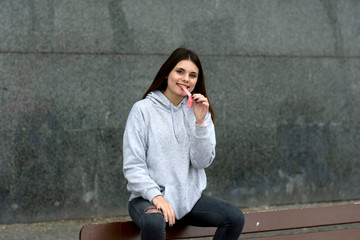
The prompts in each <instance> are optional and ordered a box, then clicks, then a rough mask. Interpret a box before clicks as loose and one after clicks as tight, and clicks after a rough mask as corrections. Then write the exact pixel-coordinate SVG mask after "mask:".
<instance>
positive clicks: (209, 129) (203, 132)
mask: <svg viewBox="0 0 360 240" xmlns="http://www.w3.org/2000/svg"><path fill="white" fill-rule="evenodd" d="M205 120H206V126H199V125H197V124H195V131H194V133H193V137H192V139H193V140H192V143H191V147H190V160H191V164H192V165H193V166H194V167H196V168H199V169H202V168H207V167H208V166H209V165H210V164H211V163H212V161H213V160H214V158H215V146H216V138H215V127H214V124H213V122H212V120H211V114H210V113H208V114H207V116H206V118H205Z"/></svg>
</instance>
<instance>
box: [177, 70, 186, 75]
mask: <svg viewBox="0 0 360 240" xmlns="http://www.w3.org/2000/svg"><path fill="white" fill-rule="evenodd" d="M176 72H177V73H178V74H183V73H184V71H183V70H176Z"/></svg>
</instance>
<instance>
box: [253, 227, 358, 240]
mask: <svg viewBox="0 0 360 240" xmlns="http://www.w3.org/2000/svg"><path fill="white" fill-rule="evenodd" d="M265 239H266V240H304V239H306V240H341V239H344V240H359V239H360V229H347V230H334V231H329V232H314V233H301V234H296V235H286V236H275V237H261V238H251V240H265Z"/></svg>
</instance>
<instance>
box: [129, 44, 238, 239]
mask: <svg viewBox="0 0 360 240" xmlns="http://www.w3.org/2000/svg"><path fill="white" fill-rule="evenodd" d="M184 88H185V89H187V90H188V91H189V92H191V93H193V94H192V99H193V104H192V106H191V107H190V106H187V104H188V101H191V99H189V96H188V95H187V92H186V90H185V89H184ZM215 144H216V142H215V129H214V112H213V109H212V107H211V105H210V102H209V100H208V98H207V94H206V88H205V82H204V73H203V69H202V66H201V63H200V59H199V57H198V56H197V55H196V54H195V53H194V52H193V51H191V50H188V49H186V48H178V49H176V50H175V51H174V52H173V53H172V54H171V55H170V56H169V58H168V59H167V60H166V61H165V63H164V64H163V65H162V67H161V68H160V70H159V72H158V73H157V75H156V77H155V79H154V81H153V83H152V84H151V86H150V88H149V89H148V90H147V91H146V93H145V94H144V96H143V99H142V100H140V101H138V102H136V103H135V104H134V106H133V107H132V109H131V111H130V114H129V116H128V120H127V123H126V128H125V132H124V139H123V154H124V165H123V171H124V175H125V177H126V179H127V181H128V185H127V188H128V190H129V191H130V192H131V196H130V200H129V201H130V202H129V213H130V216H131V218H132V219H133V221H134V222H135V223H136V224H137V225H138V226H139V227H140V229H141V239H143V240H144V239H146V240H147V239H155V240H162V239H165V237H166V231H165V229H166V226H167V225H168V226H169V227H172V226H173V225H174V224H188V225H194V226H212V227H217V231H216V233H215V236H214V239H224V240H232V239H238V238H239V236H240V233H241V231H242V228H243V225H244V215H243V213H242V211H241V210H240V209H239V208H238V207H236V206H234V205H232V204H231V203H229V202H226V201H223V200H220V199H217V198H214V197H210V196H207V195H204V194H202V191H203V190H204V189H205V187H206V175H205V170H204V169H205V168H206V167H208V166H209V165H210V164H211V163H212V161H213V160H214V157H215Z"/></svg>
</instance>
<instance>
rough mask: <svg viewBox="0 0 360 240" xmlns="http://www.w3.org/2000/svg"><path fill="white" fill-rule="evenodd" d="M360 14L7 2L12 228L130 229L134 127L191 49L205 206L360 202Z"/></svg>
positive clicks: (0, 42)
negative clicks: (212, 199) (197, 63)
mask: <svg viewBox="0 0 360 240" xmlns="http://www.w3.org/2000/svg"><path fill="white" fill-rule="evenodd" d="M359 12H360V2H359V1H355V0H340V1H336V0H328V1H327V0H317V1H313V0H304V1H295V0H294V1H281V0H275V1H259V0H253V1H246V0H245V1H235V0H234V1H220V0H211V1H206V2H204V1H164V0H156V1H138V0H136V1H130V0H127V1H125V0H123V1H111V0H100V1H92V0H91V1H88V0H87V1H85V0H77V1H71V0H60V1H54V0H50V1H47V0H46V1H45V0H31V1H25V0H3V1H0V166H1V167H0V208H1V212H0V223H1V224H13V223H15V224H16V223H24V222H43V221H56V220H62V219H70V220H71V219H79V218H81V219H84V218H93V217H106V216H123V215H127V208H126V204H127V199H128V196H129V194H128V193H127V191H126V189H125V185H126V182H125V179H124V178H123V175H122V169H121V167H122V149H121V146H122V134H123V130H124V126H125V121H126V117H127V114H128V112H129V110H130V108H131V106H132V104H133V103H134V102H135V101H137V100H138V99H140V98H141V96H142V94H143V93H144V92H145V90H146V89H147V87H148V86H149V84H150V83H151V81H152V79H153V77H154V75H155V74H156V72H157V70H158V68H159V67H160V65H161V64H162V62H163V61H164V60H165V59H166V57H167V56H168V54H169V53H170V52H171V51H172V50H174V49H175V48H176V47H178V46H179V45H184V46H186V47H189V48H192V49H194V50H195V51H196V52H198V53H199V54H200V57H201V59H202V62H203V67H204V71H205V76H206V80H207V87H208V92H209V95H210V100H211V102H212V104H213V106H214V110H215V113H216V130H217V143H218V145H217V157H216V161H215V162H214V164H213V165H212V166H211V167H210V168H209V169H208V170H207V173H208V182H209V184H208V189H207V191H206V193H207V194H210V195H214V196H219V197H225V198H226V199H229V200H230V201H232V202H234V203H235V204H237V205H238V206H241V207H252V206H261V205H276V204H297V203H310V202H321V201H340V200H351V199H360V187H359V182H360V172H359V171H360V159H359V157H358V156H359V155H360V152H359V151H360V150H359V149H360V146H359V145H360V141H359V140H360V131H359V130H360V126H359V119H360V112H359V111H360V109H359V104H360V82H359V79H360V70H359V69H360V61H359V59H360V45H359V44H358V43H359V42H360V30H359V26H360V15H359V14H358V13H359ZM6 226H8V225H6ZM2 233H4V232H2Z"/></svg>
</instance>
